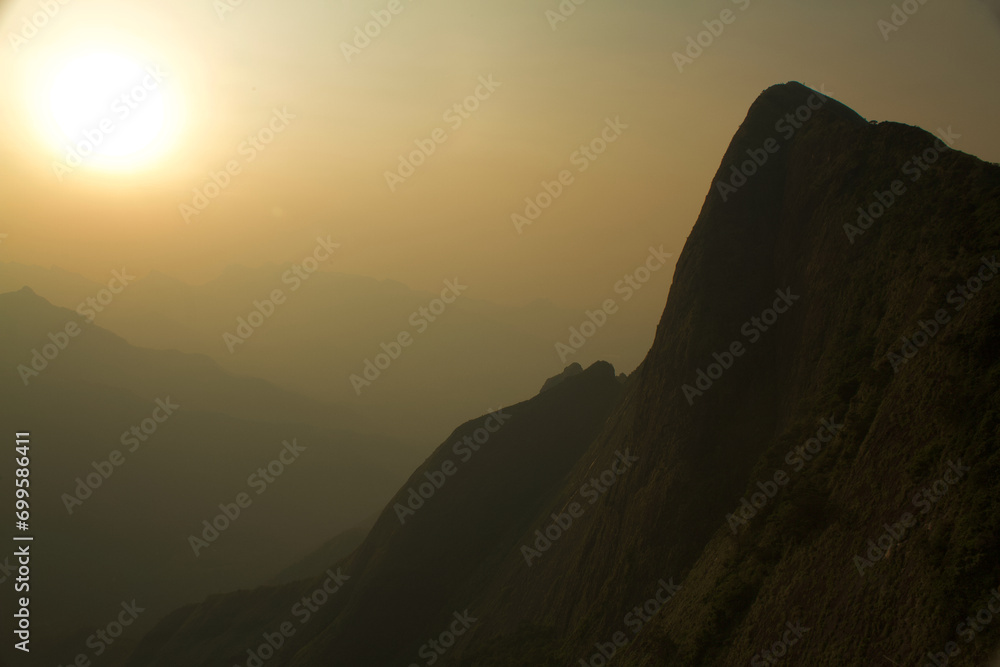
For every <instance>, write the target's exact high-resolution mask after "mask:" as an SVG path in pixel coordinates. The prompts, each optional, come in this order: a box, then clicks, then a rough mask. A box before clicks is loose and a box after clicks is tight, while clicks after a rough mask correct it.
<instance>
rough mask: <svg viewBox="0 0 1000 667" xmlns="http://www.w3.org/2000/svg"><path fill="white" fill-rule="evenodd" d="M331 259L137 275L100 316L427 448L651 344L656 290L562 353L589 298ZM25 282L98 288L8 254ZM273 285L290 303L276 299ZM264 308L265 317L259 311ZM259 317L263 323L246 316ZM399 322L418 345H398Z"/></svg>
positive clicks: (146, 342) (627, 360) (50, 294)
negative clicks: (489, 412)
mask: <svg viewBox="0 0 1000 667" xmlns="http://www.w3.org/2000/svg"><path fill="white" fill-rule="evenodd" d="M334 261H335V258H334V259H333V260H330V262H329V263H328V264H329V266H327V265H325V266H324V267H323V268H320V269H319V270H317V271H315V272H314V273H312V274H309V275H308V278H307V279H305V280H303V279H300V278H299V277H298V275H297V274H296V273H295V271H294V269H295V268H297V267H298V263H297V262H296V263H289V265H277V264H274V265H265V266H261V267H258V268H246V267H239V266H234V267H230V268H229V269H227V270H226V271H224V272H223V273H222V275H220V276H219V277H217V278H216V279H214V280H212V281H210V282H208V283H206V284H203V285H198V286H189V285H185V284H184V283H181V282H180V281H177V280H174V279H172V278H170V277H168V276H165V275H163V274H161V273H157V272H154V273H151V274H149V275H147V276H143V277H142V278H136V279H134V280H130V281H129V284H128V286H127V287H126V288H125V289H124V290H122V291H121V292H120V293H119V294H117V295H115V296H114V300H113V301H112V302H110V303H109V304H108V305H107V306H106V307H104V308H102V309H101V310H100V312H96V311H93V314H94V315H95V321H96V322H97V323H98V324H100V326H101V327H103V328H105V329H108V330H110V331H113V332H114V333H116V334H118V335H120V336H122V337H123V338H125V339H126V340H127V341H129V342H130V343H132V344H133V345H137V346H140V347H144V348H150V349H176V350H180V351H181V352H187V353H194V354H201V355H205V356H208V357H210V358H212V359H213V360H214V361H215V362H216V363H218V364H219V365H220V366H221V367H222V368H224V369H225V370H227V371H228V372H230V373H234V374H238V375H246V376H252V377H258V378H263V379H265V380H268V381H270V382H272V383H274V384H275V385H277V386H280V387H282V388H284V389H287V390H289V391H292V392H294V393H296V394H299V395H305V396H308V397H310V398H312V399H313V400H315V401H319V402H324V403H335V404H337V405H340V406H345V407H347V408H349V409H350V410H352V411H353V412H354V413H356V415H358V416H359V417H360V418H363V419H364V420H365V424H366V429H367V430H369V431H371V430H379V431H380V432H383V433H386V434H388V435H391V436H393V437H396V438H399V439H402V440H406V441H409V442H413V443H414V444H415V445H416V446H421V447H424V448H425V449H424V451H430V449H431V448H432V447H433V445H434V443H436V442H438V441H439V440H440V438H441V436H442V435H443V434H444V433H447V432H448V429H450V428H452V427H453V426H454V425H455V424H456V423H461V422H463V421H466V420H468V419H470V418H471V417H474V416H476V415H479V414H481V413H482V412H483V411H484V410H486V409H487V408H489V407H491V406H496V405H507V404H510V403H513V402H515V401H517V400H520V399H521V398H522V397H523V396H526V395H530V393H531V392H532V391H534V390H535V388H536V386H537V385H538V384H539V383H540V382H541V381H543V380H544V379H545V378H546V377H548V376H550V375H552V374H553V373H555V372H557V371H558V370H559V369H562V368H563V367H564V366H565V365H566V364H567V363H569V362H571V361H580V360H586V359H591V360H596V359H601V358H605V359H612V360H615V361H616V362H620V363H619V365H622V364H624V365H625V366H628V368H629V369H630V368H633V367H634V366H635V364H637V363H638V361H639V360H640V359H641V356H642V354H644V352H645V351H646V350H647V349H648V348H649V344H650V340H651V329H650V328H647V327H640V326H637V325H636V321H637V318H640V317H641V316H643V315H645V314H646V313H647V312H648V309H647V310H643V309H642V308H640V307H639V306H640V305H641V304H638V302H639V301H640V300H641V299H648V298H649V296H648V295H651V294H652V288H651V289H648V290H645V291H644V292H643V293H642V294H640V295H639V296H638V297H637V298H636V299H634V300H633V301H631V302H630V303H628V304H623V307H622V308H621V309H620V311H618V312H617V313H616V315H615V317H614V319H613V320H611V321H610V322H609V323H608V324H607V325H606V326H603V327H602V328H601V330H600V332H599V333H598V334H596V335H594V336H593V337H592V338H590V339H588V340H587V343H586V346H585V347H583V348H582V349H580V350H579V352H577V351H575V350H572V349H571V352H572V354H569V353H566V352H563V354H562V357H567V356H568V358H567V359H565V360H564V359H563V358H562V357H561V356H560V354H559V353H558V352H557V349H556V344H557V343H559V342H563V343H564V344H565V341H566V340H567V339H568V338H569V337H570V335H571V334H570V328H571V327H579V326H580V323H581V322H582V321H584V320H585V318H586V315H585V314H584V311H583V310H580V311H577V310H571V309H566V308H559V307H556V306H554V305H553V304H551V303H549V302H547V301H544V300H536V301H533V302H531V303H528V304H526V305H524V306H506V305H500V304H494V303H491V302H488V301H484V300H482V299H478V298H477V296H476V290H475V286H474V285H473V286H467V285H466V284H465V282H464V281H463V280H462V279H461V277H460V276H459V277H455V276H445V277H444V278H447V280H444V279H443V280H442V288H441V289H439V290H438V291H437V292H435V293H430V292H424V291H419V290H411V289H408V288H406V287H404V286H403V285H401V284H399V283H396V282H393V281H388V280H374V279H370V278H362V277H359V276H351V275H346V274H340V273H335V272H333V271H332V270H330V268H331V267H332V266H335V264H334ZM623 268H631V267H623ZM119 270H121V269H119ZM449 283H451V284H453V285H455V287H456V290H457V291H458V292H460V294H459V296H457V297H452V296H451V294H450V293H449V294H448V295H447V296H448V299H450V300H452V301H453V303H450V304H444V305H445V308H444V309H443V311H440V310H439V309H438V306H440V305H442V303H441V301H440V300H439V301H438V303H437V304H435V299H439V297H440V296H441V295H440V292H441V291H442V290H447V289H449V288H448V287H447V284H449ZM662 284H663V285H665V284H666V275H663V276H662ZM23 285H27V286H30V287H32V288H33V289H34V290H35V291H36V292H37V293H38V294H40V295H42V296H44V297H46V298H48V299H49V300H51V301H52V302H53V303H55V304H57V305H61V306H64V307H68V308H72V309H76V308H77V307H78V306H79V305H80V304H83V305H84V308H83V310H84V312H87V310H88V306H87V302H86V299H88V298H93V297H94V295H95V294H97V293H99V291H100V290H101V289H103V287H104V286H103V285H100V284H97V283H94V282H92V281H89V280H86V279H84V278H82V277H80V276H75V277H74V276H73V274H69V273H67V272H64V271H60V270H58V269H52V270H48V271H47V270H42V269H38V268H37V267H26V266H22V265H17V264H0V288H4V287H6V288H7V289H9V290H16V289H19V288H20V287H21V286H23ZM466 288H467V289H466ZM276 290H280V291H281V292H282V297H283V301H282V303H280V304H271V305H268V304H270V295H272V294H273V293H274V292H275V291H276ZM626 306H627V307H626ZM261 309H262V311H263V313H264V316H261V315H259V314H257V313H258V312H259V310H261ZM421 309H423V312H421ZM428 309H431V310H433V312H430V311H429V310H428ZM435 313H436V314H435ZM258 317H260V319H261V321H260V323H259V324H258V323H257V320H255V319H253V318H258ZM251 320H252V321H254V323H255V324H257V326H248V324H249V321H251ZM241 322H242V324H241ZM649 324H650V325H651V324H652V322H651V321H650V322H649ZM636 332H640V333H636ZM404 333H406V334H408V335H409V336H410V337H411V342H410V344H409V345H408V346H406V347H405V348H400V349H399V350H395V348H396V347H399V346H398V345H397V344H396V341H397V339H398V338H399V336H400V335H401V334H404ZM387 350H388V354H389V355H390V356H387V353H386V351H387Z"/></svg>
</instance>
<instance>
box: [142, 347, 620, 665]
mask: <svg viewBox="0 0 1000 667" xmlns="http://www.w3.org/2000/svg"><path fill="white" fill-rule="evenodd" d="M621 393H622V386H621V383H620V381H619V380H618V379H617V378H616V377H615V374H614V369H613V368H612V367H611V366H610V365H609V364H604V363H601V364H596V365H594V366H592V367H591V368H589V369H588V370H586V371H584V372H583V373H580V374H579V375H577V376H575V377H572V378H569V379H567V380H565V381H564V382H562V383H561V384H559V385H558V386H556V387H553V388H552V389H550V390H549V391H546V392H545V393H544V394H540V395H539V396H536V397H535V398H533V399H531V400H529V401H526V402H523V403H519V404H517V405H514V406H511V407H504V408H503V409H501V410H497V411H495V412H493V413H491V414H489V415H485V416H483V417H481V418H479V419H476V420H473V421H471V422H468V423H466V424H463V425H462V426H461V427H459V428H458V429H456V430H455V432H454V433H452V435H451V437H449V438H448V440H447V441H445V442H444V443H443V444H442V445H441V447H439V448H438V450H437V451H435V452H434V454H433V455H432V456H431V457H430V458H429V459H428V460H427V461H425V462H424V464H423V465H422V466H421V467H420V468H419V469H417V471H416V472H414V473H413V475H412V476H411V477H410V479H409V480H408V481H407V482H406V483H405V484H404V486H403V488H402V489H401V490H400V491H399V492H398V493H397V494H396V497H395V498H393V500H392V501H391V502H390V503H389V505H388V506H387V507H386V509H385V511H384V512H383V513H382V515H381V516H380V517H379V519H378V521H377V522H376V524H375V527H374V528H373V529H372V531H371V533H370V534H369V535H368V537H367V538H366V539H365V541H364V543H363V544H362V546H361V547H360V548H359V549H358V550H357V551H356V552H355V553H354V554H353V555H352V556H351V557H349V558H347V559H346V560H344V561H343V562H342V563H340V564H339V565H338V567H337V568H335V569H334V571H333V573H334V574H337V573H342V574H344V575H346V576H347V577H349V579H348V580H347V581H346V583H345V584H344V585H343V590H339V591H337V592H336V593H335V594H333V595H331V596H329V598H327V597H326V596H320V598H315V599H316V601H317V603H319V602H320V599H321V598H322V604H318V605H317V607H318V611H317V613H314V614H311V615H309V616H305V617H303V616H302V615H301V614H299V615H296V614H295V613H294V612H293V609H294V605H295V604H296V601H297V600H300V599H301V598H302V597H303V595H308V594H309V593H311V592H313V591H316V590H321V589H322V585H323V583H324V580H325V579H326V578H328V575H324V576H323V577H320V578H319V579H317V580H315V581H306V582H299V583H298V584H292V585H286V586H282V587H278V588H267V589H258V590H256V591H253V592H249V593H239V594H231V595H228V596H222V597H219V598H212V599H209V600H207V601H205V602H204V603H203V604H201V605H193V606H190V607H187V608H185V609H182V610H180V611H178V612H177V613H176V614H175V615H172V617H171V618H170V619H169V620H168V621H165V622H164V623H161V624H160V626H159V627H158V628H157V629H156V630H155V631H154V632H152V633H151V634H150V635H149V636H148V637H147V638H146V639H145V640H144V641H143V643H142V645H141V646H140V647H139V648H138V649H137V651H136V652H135V654H134V655H133V657H132V660H131V662H130V663H129V664H132V665H150V666H152V665H173V664H179V662H183V664H190V665H214V664H222V663H227V662H229V663H239V664H245V663H246V662H247V661H249V660H250V656H249V654H248V653H247V651H248V650H254V649H256V648H257V647H258V645H259V644H260V642H261V641H262V639H261V638H262V637H263V636H264V633H273V632H274V631H275V630H276V629H277V628H279V627H280V626H281V625H282V623H283V622H286V621H288V622H291V623H292V626H293V628H294V636H293V637H292V638H291V639H289V640H285V641H284V642H283V643H284V644H285V646H283V647H282V649H281V650H280V651H278V652H277V655H275V656H274V657H272V658H270V659H269V664H286V662H287V661H288V660H289V659H291V658H292V656H293V654H294V652H295V651H300V659H301V660H305V661H307V663H309V664H317V663H318V662H322V661H323V659H321V658H318V657H316V656H317V654H318V653H320V652H322V651H325V650H326V647H327V646H330V645H336V646H337V647H338V648H337V651H338V655H339V657H338V659H337V660H338V662H340V663H342V664H354V665H362V664H393V662H394V661H395V662H396V663H404V664H405V662H406V661H407V660H409V659H410V658H411V657H412V656H411V653H412V654H414V655H415V654H416V652H417V650H418V648H419V645H420V644H421V643H422V642H423V641H424V640H425V639H426V637H425V636H424V634H423V633H424V628H425V625H427V624H434V625H435V627H436V624H438V623H445V624H447V623H449V622H450V621H449V618H450V617H451V616H452V613H453V612H454V611H456V610H457V611H459V612H461V611H462V609H464V607H463V608H462V609H458V608H453V607H452V606H451V605H453V604H461V602H457V601H461V600H468V599H471V598H472V597H473V596H474V595H475V592H476V590H477V588H478V586H479V585H480V584H481V582H483V581H486V580H487V579H488V578H489V577H490V573H491V569H492V564H493V561H494V558H495V556H496V555H498V554H503V553H504V552H506V550H507V549H509V548H511V546H512V545H513V544H514V540H515V539H516V538H517V536H518V535H519V533H520V532H521V531H523V530H524V529H525V528H526V527H527V525H528V522H529V521H530V518H531V517H532V516H534V515H535V513H536V512H537V511H538V510H539V508H541V507H543V506H544V505H546V504H547V503H549V502H550V501H551V499H552V491H553V490H554V489H558V488H559V487H560V486H561V482H562V480H563V479H564V478H565V475H566V473H567V472H568V471H569V470H570V469H571V468H572V467H573V465H574V464H575V463H576V461H577V459H578V458H579V456H580V455H581V453H582V452H583V451H585V450H586V448H587V446H588V444H589V443H590V441H591V439H592V438H593V436H594V435H595V433H596V431H597V429H598V428H599V427H600V425H601V424H602V423H603V422H604V419H605V418H606V417H607V415H608V413H609V412H610V410H611V409H612V408H613V406H614V405H615V403H616V402H617V400H618V398H619V396H620V395H621ZM331 565H332V564H331ZM331 588H332V585H331ZM387 637H388V638H391V641H387V640H386V638H387Z"/></svg>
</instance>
